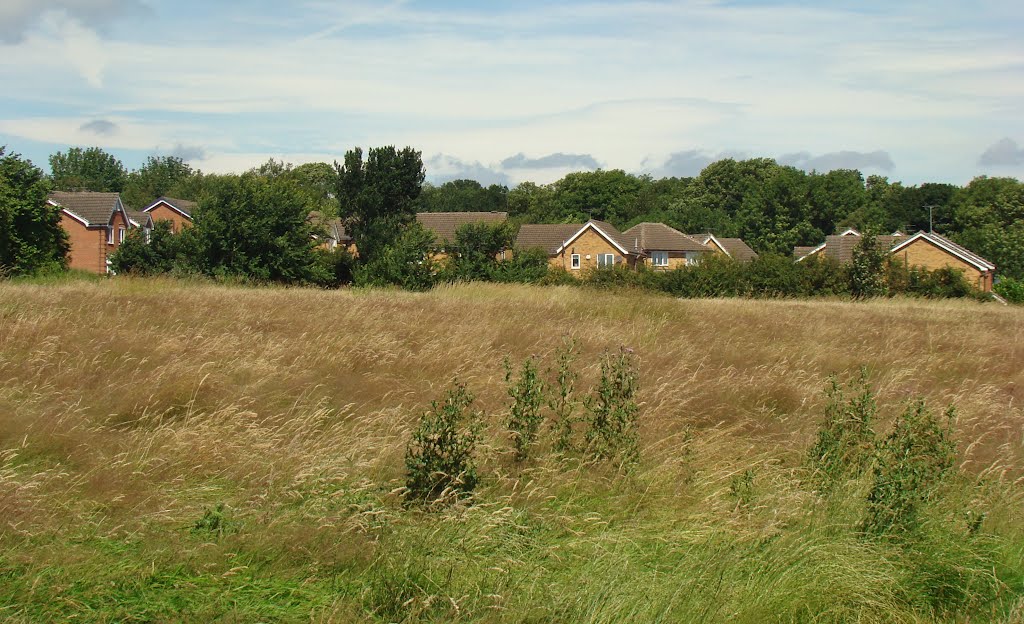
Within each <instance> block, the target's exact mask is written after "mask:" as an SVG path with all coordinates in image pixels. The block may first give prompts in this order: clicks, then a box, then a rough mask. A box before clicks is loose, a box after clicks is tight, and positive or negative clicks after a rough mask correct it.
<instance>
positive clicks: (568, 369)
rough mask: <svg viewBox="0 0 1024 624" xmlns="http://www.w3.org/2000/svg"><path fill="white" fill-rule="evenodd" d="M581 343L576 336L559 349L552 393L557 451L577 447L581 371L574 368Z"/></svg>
mask: <svg viewBox="0 0 1024 624" xmlns="http://www.w3.org/2000/svg"><path fill="white" fill-rule="evenodd" d="M578 348H579V343H578V341H577V340H575V339H568V338H567V339H565V340H564V342H563V343H562V346H561V347H560V348H559V349H558V350H557V351H556V352H555V361H556V364H555V366H556V369H555V370H554V371H553V376H554V381H553V382H552V383H551V386H550V387H551V392H550V393H549V396H548V407H549V408H550V409H551V414H552V421H551V429H552V430H553V431H554V434H555V450H556V451H558V452H560V453H564V452H566V451H571V450H573V448H574V447H575V444H574V441H573V427H574V426H575V424H576V422H577V421H578V417H577V416H576V408H577V406H578V405H579V401H578V400H577V399H576V381H577V379H579V374H578V373H577V372H576V371H575V370H573V368H572V365H573V363H575V361H576V352H577V350H578Z"/></svg>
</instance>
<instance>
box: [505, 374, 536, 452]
mask: <svg viewBox="0 0 1024 624" xmlns="http://www.w3.org/2000/svg"><path fill="white" fill-rule="evenodd" d="M505 383H506V384H507V386H508V388H507V392H508V396H509V398H511V399H512V405H510V406H509V413H508V421H507V424H508V430H509V434H510V435H511V438H512V445H513V446H514V447H515V450H516V454H515V458H516V461H523V460H525V459H527V458H528V457H529V455H530V448H531V447H532V446H533V445H534V443H535V442H536V441H537V433H538V432H539V431H540V425H541V423H542V422H543V420H544V415H543V414H542V413H541V407H542V406H543V405H544V403H545V386H544V381H543V380H542V379H541V378H540V375H539V374H538V372H537V362H536V359H535V358H533V357H528V358H526V359H525V360H523V367H522V368H521V369H520V371H519V377H518V379H517V378H516V377H515V376H514V374H513V371H512V363H511V362H509V360H508V358H506V359H505Z"/></svg>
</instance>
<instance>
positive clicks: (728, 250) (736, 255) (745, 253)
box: [687, 232, 757, 262]
mask: <svg viewBox="0 0 1024 624" xmlns="http://www.w3.org/2000/svg"><path fill="white" fill-rule="evenodd" d="M687 236H689V237H690V238H692V239H693V240H695V241H697V242H698V243H701V244H702V245H706V246H708V247H710V248H711V251H712V252H713V253H717V254H725V255H726V256H728V257H730V258H732V259H733V260H737V261H739V262H750V261H751V260H753V259H754V258H757V252H756V251H754V250H753V249H751V248H750V245H748V244H747V243H746V242H744V241H743V239H742V238H719V237H717V236H715V235H714V234H712V233H711V232H705V233H703V234H687Z"/></svg>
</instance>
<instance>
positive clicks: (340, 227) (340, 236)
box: [306, 210, 356, 255]
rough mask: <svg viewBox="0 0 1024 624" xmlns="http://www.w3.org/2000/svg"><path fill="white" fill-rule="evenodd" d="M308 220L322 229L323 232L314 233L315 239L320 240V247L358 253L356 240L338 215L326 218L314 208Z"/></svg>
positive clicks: (318, 246)
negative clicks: (346, 229)
mask: <svg viewBox="0 0 1024 624" xmlns="http://www.w3.org/2000/svg"><path fill="white" fill-rule="evenodd" d="M306 220H307V221H308V222H309V223H311V224H313V225H315V226H317V227H319V228H321V229H322V232H321V233H319V234H314V235H313V238H314V239H316V240H318V241H320V244H318V245H317V248H318V249H326V250H327V251H335V250H338V249H344V250H345V251H347V252H349V253H350V254H353V255H355V254H356V244H355V240H353V238H352V237H351V236H349V234H348V232H346V231H345V226H344V224H342V222H341V219H339V218H337V217H335V218H333V219H324V217H323V214H322V213H321V212H320V211H318V210H314V211H313V212H311V213H309V216H308V217H306Z"/></svg>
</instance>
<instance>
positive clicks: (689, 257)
mask: <svg viewBox="0 0 1024 624" xmlns="http://www.w3.org/2000/svg"><path fill="white" fill-rule="evenodd" d="M699 262H700V252H698V251H687V252H686V264H687V266H693V265H695V264H698V263H699Z"/></svg>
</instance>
